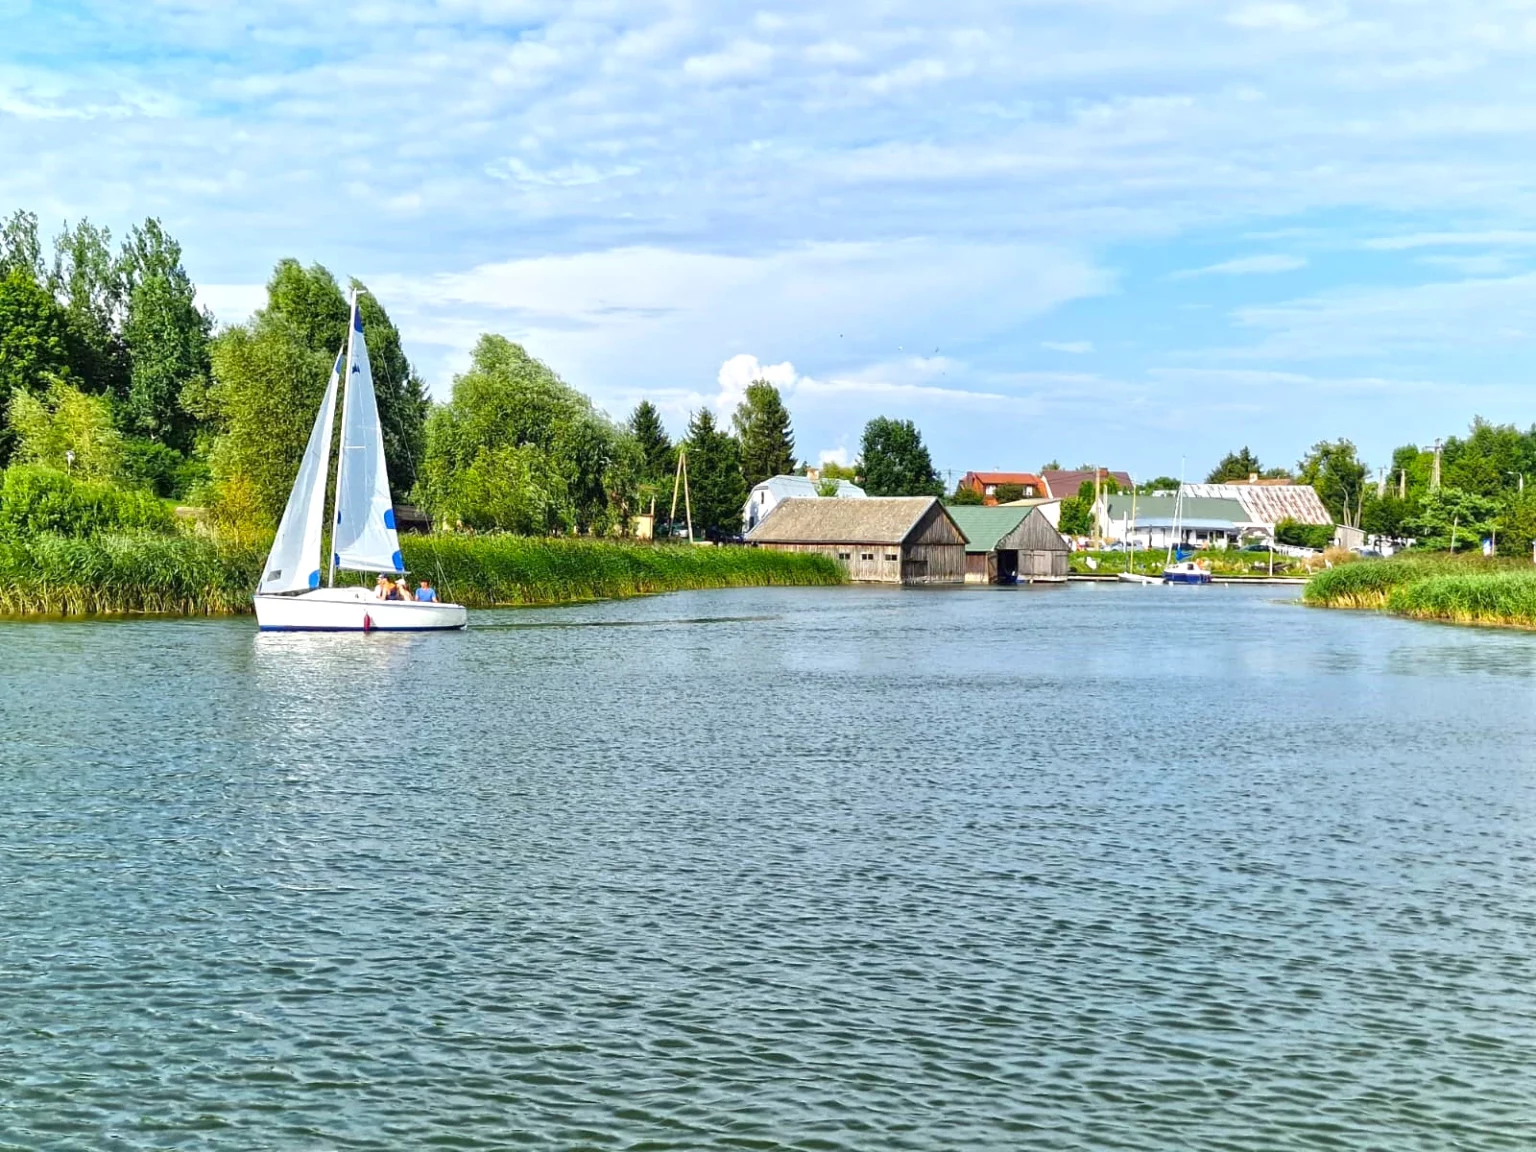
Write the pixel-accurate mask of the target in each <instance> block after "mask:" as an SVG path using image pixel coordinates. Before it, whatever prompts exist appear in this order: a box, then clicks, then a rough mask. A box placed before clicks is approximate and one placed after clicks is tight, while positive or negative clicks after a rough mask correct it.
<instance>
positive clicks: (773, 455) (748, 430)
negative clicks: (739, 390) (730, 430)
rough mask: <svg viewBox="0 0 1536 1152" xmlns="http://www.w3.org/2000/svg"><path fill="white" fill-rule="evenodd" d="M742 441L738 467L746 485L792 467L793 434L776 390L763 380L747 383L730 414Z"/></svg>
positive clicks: (793, 463)
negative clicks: (743, 395)
mask: <svg viewBox="0 0 1536 1152" xmlns="http://www.w3.org/2000/svg"><path fill="white" fill-rule="evenodd" d="M731 421H732V424H733V425H734V426H735V428H736V436H737V438H738V439H739V440H740V442H741V470H742V473H743V475H744V476H745V477H746V481H747V487H748V488H751V487H752V486H754V485H756V484H760V483H762V482H763V481H764V480H767V479H768V478H769V477H770V476H780V475H785V474H787V473H790V472H793V471H794V470H795V436H794V433H793V432H792V431H791V429H790V426H789V410H788V409H786V408H785V407H784V398H783V397H782V396H780V395H779V390H778V389H777V388H775V387H774V386H773V385H772V384H770V383H769V382H768V381H766V380H754V381H752V383H750V384H748V385H747V393H746V397H745V399H743V400H742V402H741V404H740V405H738V406H737V408H736V412H735V415H733V416H732V417H731Z"/></svg>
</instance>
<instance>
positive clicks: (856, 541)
mask: <svg viewBox="0 0 1536 1152" xmlns="http://www.w3.org/2000/svg"><path fill="white" fill-rule="evenodd" d="M747 543H748V544H750V545H752V546H754V547H757V548H771V549H773V550H775V551H777V552H819V553H821V554H822V555H824V556H831V557H832V558H833V559H835V560H837V561H838V563H840V564H841V565H842V566H843V567H844V568H845V569H847V571H848V578H849V579H850V580H856V581H860V582H865V583H873V584H959V583H961V582H963V581H964V579H965V534H964V533H963V532H961V531H960V529H959V528H958V527H956V526H955V522H954V520H952V519H951V518H950V516H949V513H948V511H947V510H946V509H945V507H944V505H942V504H940V503H939V502H938V501H937V500H935V499H934V498H933V497H931V496H889V497H870V498H869V499H867V500H803V499H790V500H781V501H779V503H778V504H777V505H776V506H775V507H774V509H773V511H772V512H770V513H768V515H767V517H765V518H764V519H763V521H762V522H761V523H760V524H758V526H757V527H756V528H754V529H752V531H751V532H750V533H748V535H747Z"/></svg>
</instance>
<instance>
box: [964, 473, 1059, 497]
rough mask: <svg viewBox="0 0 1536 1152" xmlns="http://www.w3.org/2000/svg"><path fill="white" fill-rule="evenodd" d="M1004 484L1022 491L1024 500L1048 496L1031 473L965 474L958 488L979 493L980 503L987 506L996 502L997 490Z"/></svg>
mask: <svg viewBox="0 0 1536 1152" xmlns="http://www.w3.org/2000/svg"><path fill="white" fill-rule="evenodd" d="M1004 484H1011V485H1014V486H1015V487H1017V488H1021V489H1023V496H1024V498H1025V499H1029V498H1031V497H1035V496H1045V495H1047V494H1048V493H1047V492H1046V490H1045V481H1043V480H1042V479H1040V477H1038V476H1036V475H1035V474H1034V473H1033V472H967V473H966V474H965V476H964V477H963V478H962V479H961V481H960V487H962V488H968V489H970V491H972V492H976V493H979V494H980V495H981V502H982V503H983V504H988V505H991V504H996V503H997V502H998V501H997V489H998V487H999V486H1000V485H1004Z"/></svg>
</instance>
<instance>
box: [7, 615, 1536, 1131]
mask: <svg viewBox="0 0 1536 1152" xmlns="http://www.w3.org/2000/svg"><path fill="white" fill-rule="evenodd" d="M1292 592H1293V590H1292V589H1285V588H1279V589H1277V588H1265V589H1240V590H1239V589H1231V588H1207V589H1180V590H1171V589H1162V588H1133V587H1127V586H1072V587H1069V588H1065V589H1061V588H1056V589H1017V590H1014V589H971V590H966V591H917V590H909V591H901V590H894V589H891V590H874V589H853V588H841V589H822V590H809V589H806V590H802V589H782V590H744V591H730V592H708V593H692V594H684V595H676V596H668V597H661V598H656V599H648V600H638V601H630V602H625V603H606V604H596V605H590V606H584V607H579V608H570V609H563V610H549V611H525V612H504V613H477V614H475V615H474V617H473V620H474V625H475V627H472V628H471V630H470V631H468V632H467V633H464V634H461V635H451V636H381V635H375V636H372V637H368V638H366V639H364V638H360V637H327V636H294V635H289V636H275V635H272V636H258V635H257V633H256V632H255V630H254V626H253V624H252V623H251V622H250V621H249V620H235V621H165V622H158V621H141V622H130V623H117V624H111V623H89V624H71V623H59V624H5V625H0V737H3V741H4V743H3V746H0V1148H4V1149H34V1148H38V1149H40V1148H71V1149H75V1148H80V1149H96V1148H112V1149H163V1148H197V1149H212V1150H219V1152H223V1150H233V1149H255V1148H285V1149H286V1148H293V1149H333V1148H334V1149H409V1148H422V1147H427V1146H429V1145H430V1146H437V1147H446V1148H502V1147H520V1148H522V1147H527V1148H549V1149H567V1148H570V1149H574V1148H594V1149H596V1148H616V1149H617V1148H623V1149H653V1150H659V1149H680V1150H681V1149H716V1148H722V1149H723V1148H733V1149H777V1148H796V1149H828V1150H830V1149H1024V1148H1028V1149H1095V1150H1097V1149H1135V1150H1138V1152H1146V1150H1149V1149H1158V1150H1162V1149H1166V1150H1168V1152H1204V1150H1215V1149H1255V1150H1259V1149H1263V1150H1270V1149H1278V1150H1283V1149H1299V1148H1307V1149H1314V1148H1348V1149H1365V1148H1374V1149H1391V1150H1393V1152H1396V1150H1401V1149H1426V1150H1428V1149H1434V1150H1437V1152H1438V1150H1441V1149H1449V1148H1455V1149H1497V1148H1509V1149H1516V1148H1518V1149H1529V1148H1531V1147H1533V1146H1536V752H1533V748H1536V636H1531V635H1519V634H1501V633H1494V632H1483V631H1460V630H1453V629H1449V628H1443V627H1435V626H1430V625H1423V624H1414V623H1406V622H1402V621H1397V620H1391V619H1386V618H1381V617H1375V616H1365V615H1353V614H1344V613H1325V612H1315V611H1309V610H1306V609H1302V608H1300V607H1298V606H1297V605H1295V604H1294V603H1290V602H1286V598H1288V597H1289V596H1290V594H1291V593H1292Z"/></svg>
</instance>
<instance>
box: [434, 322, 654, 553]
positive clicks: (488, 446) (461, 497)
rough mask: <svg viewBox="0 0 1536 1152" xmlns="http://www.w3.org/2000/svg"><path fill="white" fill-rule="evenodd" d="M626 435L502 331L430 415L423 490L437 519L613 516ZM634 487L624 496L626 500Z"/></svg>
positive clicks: (571, 524)
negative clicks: (612, 492) (612, 491)
mask: <svg viewBox="0 0 1536 1152" xmlns="http://www.w3.org/2000/svg"><path fill="white" fill-rule="evenodd" d="M620 441H621V436H620V434H619V431H618V429H615V428H614V427H613V425H612V424H610V423H609V422H608V420H607V419H605V418H604V417H603V415H602V414H601V413H600V412H598V411H597V409H595V408H594V407H593V406H592V402H591V401H590V400H588V399H587V398H586V397H585V396H583V395H582V394H581V393H579V392H577V391H576V390H575V389H573V388H571V387H569V386H568V385H567V384H565V382H564V381H562V380H561V379H560V378H559V377H558V376H556V375H555V373H554V372H552V371H551V370H550V369H549V367H548V366H547V365H545V364H542V363H540V362H539V361H538V360H536V359H534V358H533V357H532V356H530V355H528V353H527V352H526V351H525V350H524V349H523V348H522V347H520V346H519V345H517V344H514V343H512V342H511V341H510V340H507V339H506V338H505V337H502V336H482V337H481V338H480V342H479V343H478V344H477V345H476V346H475V350H474V354H473V356H472V358H471V361H470V368H469V371H468V372H465V373H464V374H463V375H461V376H458V377H456V378H455V380H454V382H453V396H452V398H451V399H450V400H449V401H448V403H447V404H445V405H442V406H441V407H439V408H437V409H435V410H434V411H433V412H432V415H431V417H430V418H429V419H428V421H427V443H426V452H425V456H424V459H423V462H422V469H421V478H420V480H419V481H418V483H417V486H416V491H415V493H414V495H415V498H416V500H417V501H418V502H419V503H421V504H423V505H424V506H425V507H426V508H427V509H428V510H429V511H430V512H431V513H432V515H433V517H434V519H437V520H439V521H447V522H448V523H450V524H452V523H456V522H462V523H463V524H464V525H465V526H466V527H471V528H499V529H502V530H504V531H509V532H524V533H535V532H550V531H562V530H568V529H570V528H577V529H580V530H602V529H606V528H607V527H609V526H610V525H611V523H612V519H611V517H612V514H613V513H612V511H611V509H612V503H611V500H610V491H609V488H610V483H615V484H616V486H618V487H622V484H620V483H617V481H618V480H619V477H618V476H617V473H616V472H615V471H614V470H615V467H616V465H617V464H619V463H624V461H622V460H620V456H621V444H620ZM630 499H631V496H630V494H628V493H621V494H620V499H619V501H618V502H619V503H620V504H625V503H628V502H629V501H630Z"/></svg>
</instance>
